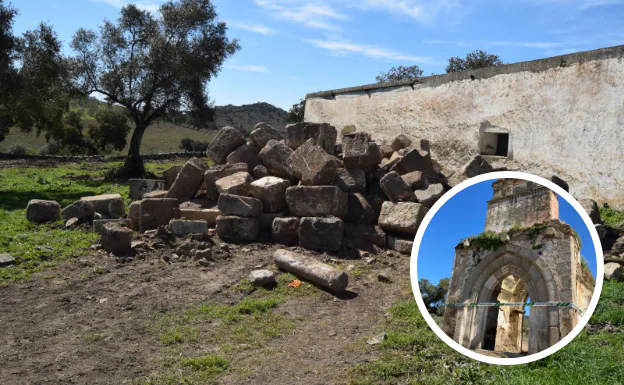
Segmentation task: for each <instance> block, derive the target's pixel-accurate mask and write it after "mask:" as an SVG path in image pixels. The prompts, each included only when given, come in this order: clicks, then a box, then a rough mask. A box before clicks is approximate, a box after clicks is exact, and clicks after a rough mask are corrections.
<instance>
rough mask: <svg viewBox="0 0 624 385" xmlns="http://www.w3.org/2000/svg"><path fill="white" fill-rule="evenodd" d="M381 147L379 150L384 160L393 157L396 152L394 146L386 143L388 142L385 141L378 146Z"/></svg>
mask: <svg viewBox="0 0 624 385" xmlns="http://www.w3.org/2000/svg"><path fill="white" fill-rule="evenodd" d="M377 145H378V146H379V150H380V151H381V156H382V157H384V158H388V157H390V156H391V155H392V153H394V150H393V149H392V145H390V144H388V143H386V141H383V142H382V143H381V144H379V143H378V144H377Z"/></svg>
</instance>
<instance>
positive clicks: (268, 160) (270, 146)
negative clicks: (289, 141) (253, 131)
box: [258, 140, 297, 182]
mask: <svg viewBox="0 0 624 385" xmlns="http://www.w3.org/2000/svg"><path fill="white" fill-rule="evenodd" d="M292 153H293V150H292V149H291V148H289V147H287V146H286V145H285V144H284V143H282V142H278V141H277V140H269V142H268V143H267V145H266V146H264V148H263V149H262V150H260V152H259V153H258V156H259V157H260V159H261V160H262V163H264V165H265V166H266V168H267V169H268V170H269V172H270V173H271V174H273V175H275V176H277V177H280V178H284V179H288V180H289V181H291V182H295V181H296V180H297V175H296V174H295V172H294V171H293V169H292V168H291V167H290V163H289V160H288V159H289V158H290V155H292Z"/></svg>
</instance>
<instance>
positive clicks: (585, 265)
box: [581, 255, 596, 285]
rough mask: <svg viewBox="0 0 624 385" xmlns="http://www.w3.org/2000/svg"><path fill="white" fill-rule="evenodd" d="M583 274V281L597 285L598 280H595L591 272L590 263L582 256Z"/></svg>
mask: <svg viewBox="0 0 624 385" xmlns="http://www.w3.org/2000/svg"><path fill="white" fill-rule="evenodd" d="M581 272H582V273H583V280H584V281H586V282H587V283H589V284H591V285H594V284H596V279H595V278H594V276H593V274H592V272H591V270H589V262H587V259H585V257H583V256H582V255H581Z"/></svg>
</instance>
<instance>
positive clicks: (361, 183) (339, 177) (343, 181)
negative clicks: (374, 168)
mask: <svg viewBox="0 0 624 385" xmlns="http://www.w3.org/2000/svg"><path fill="white" fill-rule="evenodd" d="M332 184H333V185H336V186H338V187H340V189H341V190H342V191H346V192H353V193H356V192H359V193H363V192H366V174H365V172H364V170H362V169H361V168H352V169H346V168H339V169H338V170H336V177H335V178H334V180H333V181H332Z"/></svg>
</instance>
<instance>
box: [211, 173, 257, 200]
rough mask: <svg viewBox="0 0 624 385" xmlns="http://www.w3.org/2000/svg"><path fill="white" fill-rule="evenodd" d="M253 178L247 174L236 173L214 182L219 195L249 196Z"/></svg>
mask: <svg viewBox="0 0 624 385" xmlns="http://www.w3.org/2000/svg"><path fill="white" fill-rule="evenodd" d="M251 182H253V177H252V176H251V175H250V174H249V173H248V172H237V173H236V174H232V175H230V176H226V177H225V178H221V179H219V180H218V181H216V182H215V186H217V191H219V194H232V195H241V196H248V195H249V185H250V184H251Z"/></svg>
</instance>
